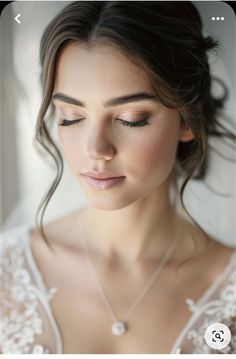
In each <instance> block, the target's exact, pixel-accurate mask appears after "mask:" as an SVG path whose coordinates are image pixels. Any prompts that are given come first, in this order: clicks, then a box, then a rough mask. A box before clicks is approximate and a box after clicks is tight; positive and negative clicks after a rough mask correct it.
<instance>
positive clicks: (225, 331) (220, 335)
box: [204, 323, 231, 350]
mask: <svg viewBox="0 0 236 359" xmlns="http://www.w3.org/2000/svg"><path fill="white" fill-rule="evenodd" d="M204 337H205V341H206V343H207V344H208V345H209V347H210V348H212V349H216V350H221V349H224V348H226V347H227V345H229V343H230V341H231V332H230V330H229V328H228V327H227V325H225V324H222V323H213V324H211V325H210V326H209V327H207V329H206V331H205V336H204Z"/></svg>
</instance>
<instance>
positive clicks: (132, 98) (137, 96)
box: [52, 92, 158, 107]
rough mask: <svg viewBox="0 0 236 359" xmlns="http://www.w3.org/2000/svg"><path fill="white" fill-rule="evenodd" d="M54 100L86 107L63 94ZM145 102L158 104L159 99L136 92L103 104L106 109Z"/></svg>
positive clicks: (55, 96)
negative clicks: (149, 101)
mask: <svg viewBox="0 0 236 359" xmlns="http://www.w3.org/2000/svg"><path fill="white" fill-rule="evenodd" d="M52 99H53V100H59V101H61V102H65V103H68V104H70V105H75V106H80V107H86V105H85V103H84V102H82V101H80V100H78V99H75V98H72V97H70V96H67V95H65V94H63V93H56V94H54V95H53V97H52ZM144 100H151V101H154V102H157V101H158V98H157V96H156V95H151V94H149V93H147V92H136V93H132V94H129V95H125V96H120V97H116V98H112V99H109V100H107V101H105V102H104V103H103V106H104V107H111V106H118V105H123V104H125V103H130V102H137V101H144Z"/></svg>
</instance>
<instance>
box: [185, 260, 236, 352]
mask: <svg viewBox="0 0 236 359" xmlns="http://www.w3.org/2000/svg"><path fill="white" fill-rule="evenodd" d="M235 258H236V257H235ZM235 267H236V264H235V265H234V267H232V268H229V269H231V270H232V271H230V273H229V275H228V276H227V277H226V278H225V279H224V281H223V282H222V283H221V285H220V286H219V288H217V290H216V291H215V292H214V293H213V294H212V296H211V297H210V298H209V299H208V300H207V301H206V302H205V303H203V305H200V306H198V305H195V304H194V302H193V301H192V302H191V303H190V302H189V306H190V310H192V312H193V313H195V314H196V318H197V319H196V321H195V322H194V324H193V326H192V328H191V329H190V330H189V331H188V333H187V338H186V342H185V343H186V345H187V346H188V347H189V346H190V345H191V346H192V353H193V354H235V353H236V268H235ZM213 323H222V324H225V325H227V326H228V328H229V329H230V331H231V342H230V343H229V345H228V346H227V347H226V348H224V349H221V350H215V349H211V348H210V347H209V346H208V345H207V343H206V341H205V339H204V335H205V331H206V329H207V327H208V326H210V325H211V324H213Z"/></svg>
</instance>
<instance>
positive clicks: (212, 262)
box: [202, 238, 236, 278]
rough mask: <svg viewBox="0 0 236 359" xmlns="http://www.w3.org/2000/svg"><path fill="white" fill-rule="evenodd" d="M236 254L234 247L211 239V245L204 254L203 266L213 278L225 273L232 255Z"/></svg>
mask: <svg viewBox="0 0 236 359" xmlns="http://www.w3.org/2000/svg"><path fill="white" fill-rule="evenodd" d="M235 252H236V249H235V248H234V247H230V246H228V245H226V244H224V243H222V242H219V241H218V240H216V239H214V238H211V239H210V244H209V246H208V247H207V248H206V251H205V253H204V254H203V260H202V265H203V267H204V265H205V268H206V269H207V270H208V271H209V274H211V275H212V277H213V278H216V277H217V276H219V275H220V274H221V273H223V272H224V270H225V269H226V267H227V265H228V263H229V262H230V260H231V257H232V255H233V254H234V253H235Z"/></svg>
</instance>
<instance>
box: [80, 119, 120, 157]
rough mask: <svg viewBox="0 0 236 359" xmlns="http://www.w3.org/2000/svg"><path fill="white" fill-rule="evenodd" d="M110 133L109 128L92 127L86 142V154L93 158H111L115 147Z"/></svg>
mask: <svg viewBox="0 0 236 359" xmlns="http://www.w3.org/2000/svg"><path fill="white" fill-rule="evenodd" d="M110 137H111V136H109V135H108V129H107V128H102V126H100V127H98V126H97V127H96V128H94V127H93V128H91V129H90V130H89V133H88V134H87V136H86V138H85V142H84V155H85V156H86V157H87V158H89V159H92V160H97V159H104V160H111V159H112V158H113V157H114V154H115V147H114V144H113V143H112V141H111V138H110Z"/></svg>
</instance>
